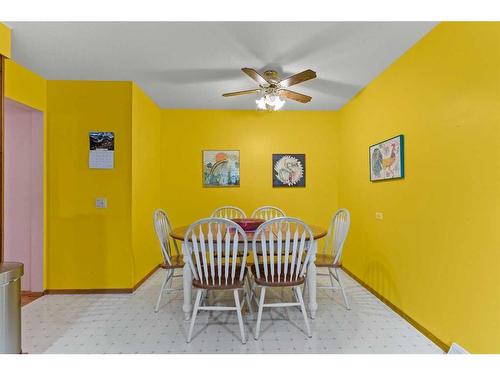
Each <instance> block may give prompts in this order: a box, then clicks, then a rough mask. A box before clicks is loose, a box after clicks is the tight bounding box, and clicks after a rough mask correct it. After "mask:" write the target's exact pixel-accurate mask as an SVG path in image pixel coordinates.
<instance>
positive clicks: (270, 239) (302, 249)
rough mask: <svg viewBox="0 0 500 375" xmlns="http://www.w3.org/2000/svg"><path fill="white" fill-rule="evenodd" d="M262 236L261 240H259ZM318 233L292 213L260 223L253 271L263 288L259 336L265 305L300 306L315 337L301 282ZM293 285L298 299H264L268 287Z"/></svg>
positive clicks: (310, 258)
mask: <svg viewBox="0 0 500 375" xmlns="http://www.w3.org/2000/svg"><path fill="white" fill-rule="evenodd" d="M259 239H260V244H259V243H258V240H259ZM313 239H314V236H313V233H312V230H311V228H309V226H308V225H307V224H306V223H304V222H303V221H301V220H299V219H295V218H291V217H283V218H275V219H271V220H269V221H266V222H265V223H264V224H262V225H261V226H259V228H258V229H257V231H256V232H255V235H254V237H253V241H252V252H253V259H254V266H253V267H252V274H253V279H254V282H255V284H257V286H258V287H259V289H260V295H259V299H258V306H259V311H258V315H257V324H256V328H255V339H256V340H257V339H258V338H259V332H260V325H261V320H262V310H263V308H264V307H289V306H300V310H301V311H302V315H303V316H304V322H305V325H306V331H307V336H309V337H312V335H311V329H310V327H309V321H308V318H307V313H306V308H305V305H304V299H303V298H302V290H301V288H300V287H301V285H303V284H304V282H305V279H306V272H307V267H308V265H309V262H311V261H312V259H314V251H315V246H314V241H313ZM274 287H290V288H292V290H293V295H294V298H295V302H279V303H267V304H266V303H264V302H265V296H266V289H267V288H274Z"/></svg>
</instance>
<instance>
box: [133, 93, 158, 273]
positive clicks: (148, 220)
mask: <svg viewBox="0 0 500 375" xmlns="http://www.w3.org/2000/svg"><path fill="white" fill-rule="evenodd" d="M160 122H161V111H160V109H159V108H158V106H157V105H156V104H155V103H154V102H153V101H152V100H151V99H150V98H149V97H148V96H147V95H146V94H144V92H143V91H142V90H141V89H140V88H139V87H138V86H137V85H135V84H133V85H132V248H133V256H134V283H137V282H138V281H140V280H141V279H142V278H143V277H144V276H145V275H146V274H148V272H150V271H151V270H152V269H153V268H154V267H155V266H156V265H158V264H159V263H161V262H162V257H161V252H160V247H159V244H158V240H157V239H156V235H155V232H154V230H153V224H152V223H153V221H152V216H153V212H154V210H155V209H156V208H158V207H159V202H160V196H161V189H160V160H161V158H160V146H161V144H160V142H161V138H160V125H161V124H160Z"/></svg>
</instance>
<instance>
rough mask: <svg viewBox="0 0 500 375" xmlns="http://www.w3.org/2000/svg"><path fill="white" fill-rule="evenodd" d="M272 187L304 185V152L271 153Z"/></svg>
mask: <svg viewBox="0 0 500 375" xmlns="http://www.w3.org/2000/svg"><path fill="white" fill-rule="evenodd" d="M272 173H273V177H272V180H273V187H291V188H296V187H306V154H273V155H272Z"/></svg>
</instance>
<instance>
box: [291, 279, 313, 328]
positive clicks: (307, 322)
mask: <svg viewBox="0 0 500 375" xmlns="http://www.w3.org/2000/svg"><path fill="white" fill-rule="evenodd" d="M295 290H296V291H297V296H298V297H299V303H300V310H301V311H302V315H303V316H304V322H305V323H306V329H307V336H308V337H312V335H311V328H310V327H309V320H308V318H307V311H306V306H305V305H304V300H303V299H302V291H301V290H300V287H299V286H297V287H295Z"/></svg>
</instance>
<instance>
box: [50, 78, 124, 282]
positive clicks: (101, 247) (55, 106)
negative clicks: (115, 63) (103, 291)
mask: <svg viewBox="0 0 500 375" xmlns="http://www.w3.org/2000/svg"><path fill="white" fill-rule="evenodd" d="M131 94H132V90H131V83H129V82H102V81H101V82H94V81H49V82H48V103H47V104H48V155H47V158H48V213H47V214H48V222H49V226H48V243H49V247H48V254H47V255H48V256H47V261H48V267H47V269H48V277H47V279H48V285H47V287H48V288H49V289H94V288H127V287H132V286H133V264H132V259H133V258H132V246H131V179H132V171H131V169H132V168H131V165H132V159H131V151H132V140H131V137H132V131H131V104H132V98H131V97H132V95H131ZM90 131H112V132H114V133H115V147H116V150H115V168H114V169H112V170H97V169H89V168H88V157H89V134H88V133H89V132H90ZM98 197H105V198H107V201H108V202H107V203H108V208H106V209H97V208H95V199H96V198H98Z"/></svg>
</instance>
